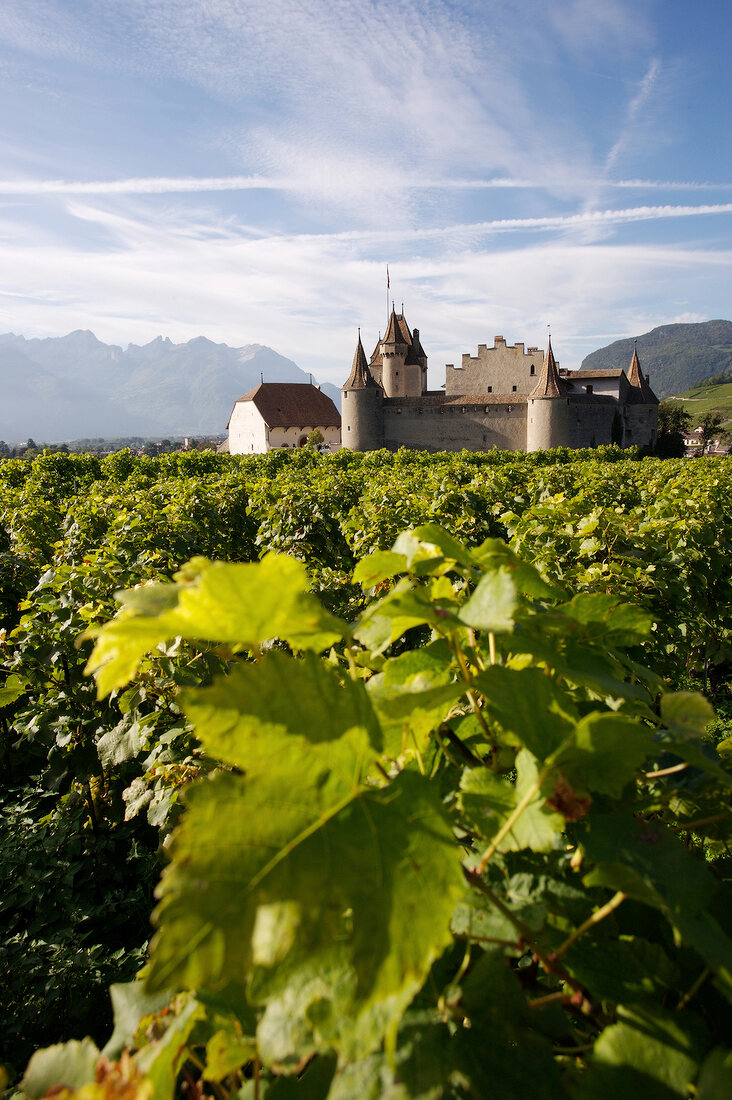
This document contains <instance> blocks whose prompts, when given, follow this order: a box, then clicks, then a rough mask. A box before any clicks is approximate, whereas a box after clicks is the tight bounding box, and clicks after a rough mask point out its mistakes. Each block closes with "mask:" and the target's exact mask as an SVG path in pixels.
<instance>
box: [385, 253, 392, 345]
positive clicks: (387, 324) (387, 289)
mask: <svg viewBox="0 0 732 1100" xmlns="http://www.w3.org/2000/svg"><path fill="white" fill-rule="evenodd" d="M390 285H391V283H390V282H389V265H388V264H387V265H386V327H387V329H388V327H389V287H390Z"/></svg>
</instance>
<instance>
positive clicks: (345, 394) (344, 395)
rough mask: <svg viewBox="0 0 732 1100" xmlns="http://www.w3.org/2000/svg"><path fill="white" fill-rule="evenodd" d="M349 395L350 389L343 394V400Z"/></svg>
mask: <svg viewBox="0 0 732 1100" xmlns="http://www.w3.org/2000/svg"><path fill="white" fill-rule="evenodd" d="M347 397H348V390H346V391H345V393H344V394H343V400H344V401H345V400H346V398H347Z"/></svg>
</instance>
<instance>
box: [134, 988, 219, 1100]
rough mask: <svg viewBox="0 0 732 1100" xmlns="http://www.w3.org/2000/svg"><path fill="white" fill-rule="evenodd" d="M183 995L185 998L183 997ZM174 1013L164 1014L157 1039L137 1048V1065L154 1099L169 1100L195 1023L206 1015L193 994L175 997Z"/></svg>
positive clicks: (173, 1092)
mask: <svg viewBox="0 0 732 1100" xmlns="http://www.w3.org/2000/svg"><path fill="white" fill-rule="evenodd" d="M184 998H185V999H184ZM176 1001H177V1002H182V1003H180V1004H177V1003H176V1004H175V1005H174V1007H175V1012H174V1014H170V1015H166V1017H165V1020H164V1022H165V1024H166V1028H165V1031H164V1032H163V1034H162V1035H161V1036H160V1038H159V1039H158V1038H156V1039H153V1040H152V1042H150V1043H148V1044H147V1045H146V1046H144V1047H143V1048H142V1050H140V1051H139V1052H138V1054H137V1056H136V1062H137V1066H138V1068H139V1069H140V1070H141V1071H142V1072H143V1073H144V1074H145V1075H146V1077H147V1080H148V1081H149V1082H150V1084H151V1085H152V1089H153V1093H152V1094H153V1100H172V1098H173V1096H174V1094H175V1083H176V1080H177V1078H178V1074H179V1072H180V1070H181V1067H182V1065H183V1063H184V1062H185V1060H186V1056H187V1046H188V1040H189V1039H190V1036H191V1033H192V1031H193V1029H194V1027H195V1026H196V1024H197V1023H198V1022H199V1021H200V1020H203V1019H204V1017H205V1014H206V1013H205V1009H204V1007H203V1005H202V1004H200V1003H199V1002H198V1001H197V1000H196V999H195V998H194V997H190V996H187V995H182V996H181V997H179V998H176Z"/></svg>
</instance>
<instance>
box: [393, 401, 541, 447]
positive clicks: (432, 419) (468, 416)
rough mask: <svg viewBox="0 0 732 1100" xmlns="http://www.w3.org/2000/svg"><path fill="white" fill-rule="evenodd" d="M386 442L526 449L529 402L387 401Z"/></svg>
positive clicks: (425, 445) (410, 444)
mask: <svg viewBox="0 0 732 1100" xmlns="http://www.w3.org/2000/svg"><path fill="white" fill-rule="evenodd" d="M383 414H384V446H385V447H386V448H388V449H389V450H398V448H399V447H410V448H414V449H415V450H424V451H461V450H463V448H465V449H467V450H470V451H490V450H491V449H492V448H494V447H496V448H498V449H499V450H509V451H522V450H525V449H526V402H525V401H518V402H516V403H515V404H507V403H505V402H504V403H501V404H495V405H485V404H482V403H481V404H480V405H477V404H468V405H461V404H444V403H441V404H437V403H435V404H426V403H423V402H414V403H410V404H408V403H406V402H404V401H394V403H393V404H392V403H391V402H390V401H385V402H384V405H383Z"/></svg>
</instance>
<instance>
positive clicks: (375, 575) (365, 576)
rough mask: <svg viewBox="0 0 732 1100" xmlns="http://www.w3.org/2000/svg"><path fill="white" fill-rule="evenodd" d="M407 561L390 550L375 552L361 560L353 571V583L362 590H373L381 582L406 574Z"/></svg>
mask: <svg viewBox="0 0 732 1100" xmlns="http://www.w3.org/2000/svg"><path fill="white" fill-rule="evenodd" d="M406 571H407V559H406V557H405V556H404V554H395V553H394V552H393V551H392V550H376V551H375V552H374V553H373V554H369V555H368V556H367V557H365V558H362V559H361V561H360V562H359V563H358V564H357V566H356V568H355V569H354V571H353V583H354V584H360V585H361V586H362V587H363V588H374V587H375V586H376V585H377V584H381V582H382V581H386V580H390V579H391V578H392V577H396V576H398V575H399V574H400V573H406Z"/></svg>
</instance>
